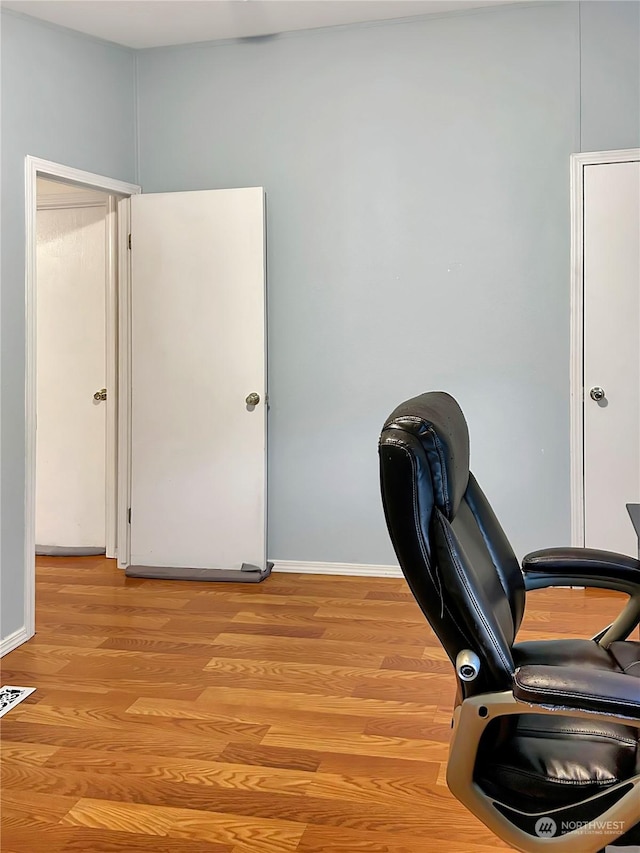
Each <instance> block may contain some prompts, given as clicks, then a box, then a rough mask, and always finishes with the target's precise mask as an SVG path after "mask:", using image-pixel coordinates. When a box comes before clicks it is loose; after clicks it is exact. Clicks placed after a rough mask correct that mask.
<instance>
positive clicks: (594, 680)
mask: <svg viewBox="0 0 640 853" xmlns="http://www.w3.org/2000/svg"><path fill="white" fill-rule="evenodd" d="M513 695H514V697H515V698H516V699H517V700H518V702H526V703H528V704H531V705H544V706H545V707H554V706H555V707H558V708H575V709H576V710H579V711H592V712H594V713H598V714H612V715H613V716H616V717H627V718H629V719H632V720H640V679H637V678H635V677H634V676H632V675H626V674H625V673H623V672H606V671H601V670H597V669H588V668H586V667H579V666H535V665H531V666H521V667H518V669H516V671H515V674H514V676H513Z"/></svg>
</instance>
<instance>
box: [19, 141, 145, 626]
mask: <svg viewBox="0 0 640 853" xmlns="http://www.w3.org/2000/svg"><path fill="white" fill-rule="evenodd" d="M38 177H43V178H53V179H54V180H55V179H58V180H63V181H65V182H66V183H70V184H75V185H77V186H78V187H82V188H86V189H93V190H98V191H99V192H102V193H105V194H107V195H108V196H109V201H108V203H107V217H106V219H107V226H106V227H107V247H106V248H107V252H106V257H107V263H106V274H105V277H106V287H107V290H106V294H107V309H108V310H107V315H109V314H111V319H110V321H108V324H109V323H110V326H109V325H108V328H107V375H106V377H105V378H106V380H107V387H109V380H111V382H112V383H113V384H112V387H115V381H114V380H115V377H116V371H117V373H118V379H119V382H120V383H122V382H123V381H124V383H125V385H126V386H128V384H129V383H128V376H127V375H126V374H124V375H123V371H122V369H121V364H120V362H121V360H122V359H121V357H119V356H116V335H115V325H116V323H117V324H118V325H119V326H120V325H121V323H120V322H119V320H120V318H121V315H122V314H123V313H125V311H123V310H121V309H120V306H119V305H118V301H119V300H118V291H119V289H121V288H123V287H125V288H126V289H127V292H128V282H127V281H125V280H123V279H126V277H127V275H128V264H125V265H124V266H123V267H122V269H121V270H119V269H118V267H119V261H120V258H119V255H121V253H122V247H121V246H120V243H121V241H120V240H118V230H119V226H120V223H119V221H118V216H117V199H122V198H126V199H128V198H129V197H130V196H132V195H136V194H137V193H140V192H142V188H141V187H140V186H138V185H137V184H129V183H126V182H125V181H118V180H115V179H114V178H109V177H106V176H105V175H98V174H94V173H93V172H86V171H83V170H81V169H74V168H73V167H71V166H65V165H63V164H61V163H54V162H53V161H51V160H43V159H41V158H39V157H32V156H30V155H27V156H26V157H25V206H24V209H25V326H26V327H25V497H24V531H25V537H24V538H25V541H24V549H25V550H24V567H25V589H24V607H25V614H24V617H25V618H24V626H25V632H26V639H28V638H30V637H32V636H33V634H34V633H35V573H36V569H35V546H36V542H35V538H36V517H35V516H36V512H35V509H36V410H37V361H36V355H37V353H36V347H37V338H36V308H37V301H36V300H37V275H36V265H37V253H36V249H37V241H36V237H37V231H36V215H37V205H38V202H37V185H36V182H37V178H38ZM127 225H128V223H127ZM124 304H125V306H126V305H127V303H126V302H125V303H124ZM116 318H117V319H116ZM125 349H126V347H125ZM126 392H127V394H128V393H130V389H129V388H128V387H127V388H126ZM122 393H123V391H122V387H121V386H120V387H119V388H118V395H119V396H120V395H122ZM113 402H114V404H115V403H116V400H114V401H113ZM118 402H119V401H118ZM119 409H120V406H119V405H112V406H110V407H108V414H107V488H109V487H111V489H112V490H113V492H115V491H116V464H117V463H116V460H117V459H119V457H120V456H121V455H122V449H123V445H122V444H119V442H120V441H121V439H122V438H123V437H124V436H123V435H122V432H123V431H122V430H121V429H120V423H119V422H120V420H121V416H120V413H119ZM116 424H117V426H118V429H117V430H116ZM116 433H117V438H116ZM125 436H126V432H125ZM118 444H119V447H120V452H118ZM125 455H126V454H125ZM118 469H119V464H118ZM118 491H119V488H118ZM113 492H112V493H113ZM118 497H119V495H118ZM108 503H111V502H108ZM116 514H117V511H116V506H115V505H114V506H113V507H110V506H107V518H108V519H109V518H110V519H111V529H112V530H115V524H114V520H115V517H116ZM110 539H111V541H110V542H109V543H107V545H108V546H114V549H115V544H116V543H115V542H114V541H113V535H112V536H111V537H110Z"/></svg>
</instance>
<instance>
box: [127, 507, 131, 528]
mask: <svg viewBox="0 0 640 853" xmlns="http://www.w3.org/2000/svg"><path fill="white" fill-rule="evenodd" d="M127 521H128V522H129V524H131V507H129V510H128V512H127Z"/></svg>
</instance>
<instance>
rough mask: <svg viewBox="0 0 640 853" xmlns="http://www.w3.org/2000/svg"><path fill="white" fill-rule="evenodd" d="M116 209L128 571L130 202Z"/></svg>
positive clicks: (120, 520) (121, 531) (120, 458)
mask: <svg viewBox="0 0 640 853" xmlns="http://www.w3.org/2000/svg"><path fill="white" fill-rule="evenodd" d="M117 204H118V207H117V228H118V233H117V244H118V257H117V264H118V436H117V441H118V455H117V490H118V491H117V517H116V537H117V540H118V568H120V569H126V568H127V566H128V565H129V562H130V558H131V525H130V523H129V507H130V506H131V252H130V251H129V234H130V233H131V200H130V198H128V197H127V198H121V199H120V200H119V201H118V203H117Z"/></svg>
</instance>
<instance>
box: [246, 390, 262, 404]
mask: <svg viewBox="0 0 640 853" xmlns="http://www.w3.org/2000/svg"><path fill="white" fill-rule="evenodd" d="M259 402H260V395H259V394H256V393H255V391H254V392H253V393H251V394H249V395H248V397H247V399H246V400H245V403H246V404H247V406H257V405H258V403H259Z"/></svg>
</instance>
